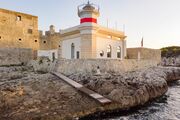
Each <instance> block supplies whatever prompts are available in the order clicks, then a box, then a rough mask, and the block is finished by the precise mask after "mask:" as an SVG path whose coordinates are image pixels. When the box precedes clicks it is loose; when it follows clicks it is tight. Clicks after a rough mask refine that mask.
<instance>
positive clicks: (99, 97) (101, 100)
mask: <svg viewBox="0 0 180 120" xmlns="http://www.w3.org/2000/svg"><path fill="white" fill-rule="evenodd" d="M51 74H53V75H55V76H57V77H58V78H60V79H62V80H63V81H65V82H66V83H68V84H69V85H71V86H72V87H74V88H75V89H77V90H78V91H81V92H82V93H84V94H85V95H87V96H89V97H91V98H93V99H94V100H96V101H98V102H99V103H100V104H102V105H105V104H109V103H111V102H112V101H111V100H109V99H107V98H105V97H103V96H102V95H100V94H98V93H96V92H94V91H92V90H90V89H88V88H86V87H84V86H83V85H81V84H79V83H77V82H75V81H74V80H71V79H69V78H68V77H66V76H64V75H63V74H61V73H57V72H52V73H51Z"/></svg>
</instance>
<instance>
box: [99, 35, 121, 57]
mask: <svg viewBox="0 0 180 120" xmlns="http://www.w3.org/2000/svg"><path fill="white" fill-rule="evenodd" d="M96 45H97V46H96V50H97V53H96V56H97V58H101V59H102V58H104V59H106V58H107V46H108V45H111V48H112V54H111V58H109V59H122V58H123V54H122V52H123V51H122V50H123V47H122V41H118V40H112V39H109V38H102V37H97V39H96ZM118 46H120V47H121V58H117V47H118ZM102 50H103V51H104V56H103V57H101V56H100V52H101V51H102Z"/></svg>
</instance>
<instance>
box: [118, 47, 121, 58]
mask: <svg viewBox="0 0 180 120" xmlns="http://www.w3.org/2000/svg"><path fill="white" fill-rule="evenodd" d="M117 58H121V47H120V46H119V47H117Z"/></svg>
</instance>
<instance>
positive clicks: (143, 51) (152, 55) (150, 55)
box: [127, 47, 161, 63]
mask: <svg viewBox="0 0 180 120" xmlns="http://www.w3.org/2000/svg"><path fill="white" fill-rule="evenodd" d="M138 52H139V53H140V59H149V60H156V61H157V62H159V63H160V62H161V50H159V49H150V48H141V47H140V48H128V49H127V57H128V58H129V59H138Z"/></svg>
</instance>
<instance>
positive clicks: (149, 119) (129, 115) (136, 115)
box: [80, 80, 180, 120]
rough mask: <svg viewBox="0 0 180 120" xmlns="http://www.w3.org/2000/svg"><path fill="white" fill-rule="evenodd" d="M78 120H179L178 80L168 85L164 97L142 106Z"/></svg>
mask: <svg viewBox="0 0 180 120" xmlns="http://www.w3.org/2000/svg"><path fill="white" fill-rule="evenodd" d="M102 114H104V115H102ZM80 120H180V80H179V81H175V82H171V83H169V88H168V91H167V93H166V94H165V95H163V96H162V97H160V98H157V99H155V100H153V101H150V102H148V103H147V104H145V105H143V106H139V107H136V108H132V109H130V110H126V111H115V112H112V113H101V114H100V115H98V114H96V115H94V116H90V117H86V118H84V119H80Z"/></svg>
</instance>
